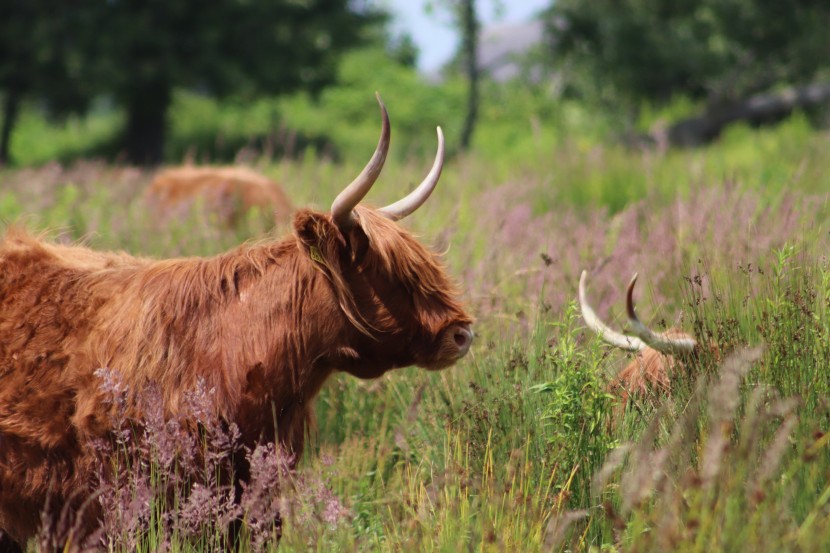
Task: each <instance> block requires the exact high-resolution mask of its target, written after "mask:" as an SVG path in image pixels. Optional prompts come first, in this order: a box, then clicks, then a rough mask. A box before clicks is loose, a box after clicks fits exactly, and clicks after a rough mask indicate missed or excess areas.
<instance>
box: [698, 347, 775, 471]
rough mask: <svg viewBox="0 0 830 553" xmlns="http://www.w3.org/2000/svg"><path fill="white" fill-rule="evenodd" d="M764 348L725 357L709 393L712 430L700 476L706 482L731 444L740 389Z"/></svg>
mask: <svg viewBox="0 0 830 553" xmlns="http://www.w3.org/2000/svg"><path fill="white" fill-rule="evenodd" d="M763 351H764V348H763V347H762V346H757V347H753V348H746V349H740V350H737V351H735V352H734V353H732V354H731V355H730V356H729V357H727V358H726V360H724V362H723V364H722V365H721V368H720V375H721V376H720V380H719V381H718V382H717V383H716V384H715V385H714V387H713V388H712V390H711V392H710V393H709V416H710V425H711V426H710V431H709V436H708V438H707V440H706V445H705V447H704V450H703V457H702V460H701V466H700V477H701V479H702V480H703V483H704V484H705V485H710V484H711V483H712V482H714V481H715V480H716V479H717V476H718V473H719V472H720V469H721V460H722V458H723V455H724V453H725V451H726V449H727V447H728V445H729V434H730V432H731V429H732V421H733V419H734V416H735V410H736V409H737V407H738V402H739V401H740V394H739V393H738V392H739V389H740V385H741V381H742V379H743V376H744V375H745V374H746V373H747V372H748V371H749V368H750V367H751V366H752V364H753V363H756V362H757V361H758V360H760V359H761V355H762V354H763Z"/></svg>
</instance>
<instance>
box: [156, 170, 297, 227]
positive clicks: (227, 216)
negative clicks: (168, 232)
mask: <svg viewBox="0 0 830 553" xmlns="http://www.w3.org/2000/svg"><path fill="white" fill-rule="evenodd" d="M145 200H146V201H147V203H148V205H149V206H150V208H151V209H152V210H153V211H154V212H155V213H157V214H158V216H159V217H161V218H162V219H164V220H167V219H169V218H171V217H174V216H181V215H184V214H185V213H186V212H187V211H188V210H189V209H191V208H192V207H193V205H194V204H195V203H197V202H201V204H202V205H203V207H204V208H205V209H206V210H207V211H208V212H209V213H213V214H215V215H216V216H217V217H218V218H219V221H220V222H221V223H223V224H226V225H228V226H233V225H235V224H236V223H237V222H238V221H239V220H241V219H242V218H243V217H244V216H245V214H246V213H247V212H248V211H249V210H250V209H251V208H254V207H259V208H260V209H262V210H264V211H267V212H270V213H273V214H274V217H275V218H276V220H277V221H278V222H287V221H288V220H289V217H290V216H291V213H292V212H293V207H292V206H291V201H290V200H289V199H288V196H286V195H285V192H283V190H282V188H281V187H280V185H279V184H277V183H276V182H274V181H272V180H271V179H269V178H267V177H265V176H263V175H260V174H259V173H257V172H255V171H252V170H251V169H248V168H245V167H193V166H185V167H175V168H171V169H165V170H164V171H161V172H160V173H158V174H157V175H156V176H155V178H154V179H153V182H152V183H150V186H149V187H148V188H147V190H146V192H145Z"/></svg>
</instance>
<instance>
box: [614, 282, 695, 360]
mask: <svg viewBox="0 0 830 553" xmlns="http://www.w3.org/2000/svg"><path fill="white" fill-rule="evenodd" d="M635 284H637V273H634V277H632V279H631V282H630V283H629V284H628V291H627V292H626V295H625V308H626V310H627V311H628V323H629V324H630V325H631V328H632V330H634V333H635V334H637V336H639V337H640V339H641V340H642V341H643V342H645V343H646V345H649V346H651V347H652V348H654V349H656V350H657V351H659V352H660V353H664V354H666V355H688V354H690V353H692V352H693V351H694V349H695V348H696V347H697V341H696V340H695V339H693V338H691V337H685V338H678V337H669V336H667V335H666V334H658V333H656V332H654V331H653V330H651V329H650V328H648V327H647V326H646V325H644V324H643V323H641V322H640V319H639V318H638V317H637V312H636V311H634V285H635Z"/></svg>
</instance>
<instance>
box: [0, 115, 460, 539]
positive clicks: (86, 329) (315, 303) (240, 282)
mask: <svg viewBox="0 0 830 553" xmlns="http://www.w3.org/2000/svg"><path fill="white" fill-rule="evenodd" d="M380 105H381V112H382V117H383V126H382V131H381V137H380V140H379V142H378V146H377V149H376V150H375V152H374V155H373V156H372V158H371V160H370V161H369V163H368V164H367V165H366V167H365V168H364V169H363V171H362V172H361V173H360V175H358V177H357V178H356V179H355V180H354V181H353V182H352V183H351V184H349V185H348V186H346V188H345V189H344V190H343V191H342V192H341V193H340V194H339V195H338V196H337V198H335V200H334V202H333V203H332V206H331V211H330V212H329V213H322V212H316V211H311V210H308V209H301V210H299V211H298V212H297V213H296V215H295V216H294V232H293V235H292V236H288V237H285V238H283V239H281V240H271V241H264V242H259V243H255V244H246V245H243V246H240V247H238V248H236V249H234V250H231V251H228V252H226V253H223V254H220V255H217V256H215V257H210V258H186V259H164V260H155V259H148V258H141V257H133V256H131V255H128V254H125V253H113V252H99V251H93V250H91V249H88V248H84V247H79V246H63V245H58V244H53V243H49V242H47V241H43V240H41V239H38V238H36V237H33V236H30V235H28V234H26V233H24V232H21V231H15V230H12V231H9V232H8V233H7V235H6V236H5V238H4V239H3V240H2V242H0V530H2V531H3V532H4V533H6V534H7V536H10V538H9V537H5V538H3V540H5V541H4V542H0V543H2V544H3V545H4V546H5V547H6V549H7V550H11V551H15V550H16V551H19V547H18V546H17V544H15V543H13V541H12V540H15V541H16V542H18V543H25V542H26V540H28V539H29V538H30V537H31V536H33V535H34V534H35V533H36V532H37V530H38V527H39V526H40V525H41V524H48V523H49V521H50V520H53V519H54V518H56V517H59V516H60V514H61V513H62V512H66V506H67V505H70V507H71V506H73V505H74V506H78V508H80V505H81V504H83V503H86V504H87V507H88V508H87V509H86V511H85V513H84V514H85V515H86V516H85V519H84V523H83V526H82V527H80V528H79V529H78V534H76V535H75V536H74V537H75V539H76V540H81V539H82V537H83V535H84V534H88V533H90V532H93V531H94V529H95V528H96V524H98V522H99V520H100V516H101V513H100V507H98V509H97V510H96V505H97V504H96V502H95V501H92V502H91V503H90V502H89V501H88V500H89V498H91V497H93V494H94V492H95V485H96V479H97V478H98V476H99V471H100V469H101V467H102V466H103V467H107V466H108V465H107V464H106V463H107V460H106V459H101V458H100V454H99V449H98V448H96V447H92V446H91V445H90V444H93V443H98V442H101V441H104V440H111V439H112V437H113V434H114V433H117V432H120V431H122V430H123V429H122V428H112V421H113V420H114V419H116V417H115V416H114V413H113V412H114V410H115V409H116V408H119V409H120V408H123V409H124V411H125V414H126V416H127V419H128V420H130V421H137V422H136V423H135V424H136V426H135V427H133V428H136V427H139V428H140V424H141V423H140V421H141V419H142V415H143V413H142V405H141V401H140V397H141V395H142V391H143V390H145V389H147V388H148V387H150V386H152V387H153V389H154V390H156V391H157V392H158V400H157V402H156V403H157V404H158V405H160V407H161V410H162V412H163V413H164V415H165V416H171V417H172V416H176V415H178V414H180V413H182V412H185V411H186V396H187V393H188V391H190V390H193V389H195V388H198V387H199V386H200V385H202V386H204V388H205V389H208V390H212V391H213V396H214V397H213V402H212V406H213V409H214V412H213V413H211V415H212V416H213V417H215V418H216V419H217V420H219V421H221V422H222V424H226V425H229V426H230V425H233V426H234V427H238V430H239V435H240V440H241V445H242V446H243V447H245V448H247V449H248V450H252V449H253V448H254V447H256V446H257V445H258V444H261V443H263V442H266V441H268V440H274V438H275V437H276V439H277V441H278V442H279V444H280V445H281V446H282V447H283V448H285V449H286V450H288V451H289V452H291V453H292V454H294V455H295V456H298V455H299V454H301V453H302V450H303V446H304V441H305V436H306V432H307V430H308V427H309V425H310V424H311V421H312V419H313V412H312V404H313V400H314V398H315V396H316V395H317V393H318V392H319V390H320V388H321V386H322V385H323V383H324V382H325V381H326V379H327V378H328V377H329V376H331V374H332V373H334V372H336V371H344V372H346V373H349V374H352V375H354V376H357V377H359V378H376V377H378V376H380V375H382V374H384V373H385V372H387V371H389V370H391V369H395V368H398V367H406V366H409V365H418V366H420V367H424V368H426V369H430V370H434V369H441V368H444V367H448V366H450V365H452V364H453V363H455V362H456V361H458V360H459V359H461V358H462V357H463V356H464V355H465V354H466V353H467V351H468V350H469V348H470V345H471V343H472V339H473V333H472V329H471V324H472V317H471V316H470V315H469V314H468V313H467V311H466V310H465V308H464V306H463V305H462V303H461V302H460V300H459V294H458V292H457V289H456V287H455V286H454V284H453V282H452V281H451V279H450V277H449V276H448V275H447V273H446V270H445V268H444V266H443V263H442V262H441V259H440V258H439V257H438V256H437V255H436V254H435V253H433V252H431V251H430V250H429V249H427V248H426V247H424V246H423V245H422V244H421V243H420V242H419V241H418V240H416V239H415V237H414V236H413V235H412V234H410V233H409V232H407V231H406V230H405V229H404V228H403V227H401V226H399V225H398V224H397V223H396V221H397V220H399V219H402V218H403V217H406V216H407V215H409V214H410V213H412V212H413V211H415V210H416V209H418V207H420V206H421V205H422V204H423V203H424V202H425V201H426V200H427V198H428V197H429V195H430V194H431V193H432V191H433V189H434V188H435V185H436V184H437V182H438V179H439V176H440V174H441V168H442V165H443V159H444V139H443V135H442V134H441V129H440V127H439V128H438V153H437V155H436V158H435V162H434V164H433V167H432V169H431V171H430V172H429V174H428V175H427V177H426V178H425V179H424V181H423V182H422V183H421V184H420V185H419V186H418V187H416V188H415V190H413V191H412V192H411V193H410V194H409V195H408V196H406V197H405V198H403V199H402V200H399V201H398V202H395V203H394V204H392V205H389V206H387V207H384V208H381V209H375V208H372V207H368V206H363V205H359V203H360V202H361V200H362V199H363V197H364V196H365V195H366V194H367V193H368V192H369V190H370V188H371V187H372V185H373V183H374V182H375V180H376V179H377V177H378V175H379V174H380V172H381V169H382V167H383V164H384V161H385V159H386V153H387V149H388V147H389V138H390V126H389V119H388V115H387V113H386V108H385V107H384V106H383V104H382V103H381V104H380ZM102 368H106V369H107V370H108V371H115V372H117V373H118V375H119V379H120V384H119V385H120V386H121V389H122V390H125V395H124V396H123V398H122V399H123V404H119V405H116V404H118V403H119V402H113V401H112V397H111V395H109V394H108V390H106V389H103V388H102V385H101V379H100V377H99V376H98V375H99V374H100V372H99V371H100V370H101V369H102ZM240 462H243V461H240ZM247 471H248V468H247V467H245V466H239V467H237V470H236V472H235V474H236V475H237V477H239V478H243V479H244V477H245V476H244V475H245V474H246V473H247ZM72 508H74V507H72ZM70 510H71V509H70ZM76 543H77V542H76Z"/></svg>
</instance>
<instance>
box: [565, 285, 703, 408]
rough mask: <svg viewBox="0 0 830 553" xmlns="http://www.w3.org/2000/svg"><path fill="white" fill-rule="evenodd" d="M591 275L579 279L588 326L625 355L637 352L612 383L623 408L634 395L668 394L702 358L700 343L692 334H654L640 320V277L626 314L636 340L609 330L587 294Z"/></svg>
mask: <svg viewBox="0 0 830 553" xmlns="http://www.w3.org/2000/svg"><path fill="white" fill-rule="evenodd" d="M587 278H588V273H587V271H582V275H581V277H580V278H579V306H580V308H581V310H582V318H583V319H584V320H585V324H586V325H587V326H588V328H590V329H591V330H593V331H594V332H595V333H596V334H597V335H598V336H599V337H600V338H601V339H602V340H603V341H604V342H606V343H608V344H611V345H612V346H614V347H617V348H620V349H622V350H624V351H631V352H634V353H635V355H634V359H632V360H631V362H629V363H628V364H627V365H626V366H625V368H623V369H622V370H621V371H620V372H619V374H617V376H616V378H615V379H614V380H613V382H612V388H614V389H617V390H619V392H620V397H621V399H622V401H623V404H625V403H627V402H628V399H629V397H630V396H631V395H640V396H642V395H645V394H647V393H653V392H657V393H662V394H668V393H670V391H671V380H672V375H673V373H674V372H675V371H677V370H678V369H679V368H680V367H682V366H684V365H685V364H686V363H687V362H688V361H690V360H691V359H692V358H693V357H695V356H697V355H698V354H699V343H698V341H697V340H696V339H695V338H694V337H693V336H692V335H690V334H688V333H686V332H684V331H682V330H679V329H675V328H670V329H668V330H666V331H665V332H662V333H657V332H654V331H652V330H651V329H650V328H648V327H647V326H645V325H644V324H643V323H642V322H640V319H639V318H638V317H637V313H636V311H635V310H634V298H633V296H634V285H635V284H636V283H637V275H636V274H635V275H634V277H633V278H632V279H631V282H630V283H629V284H628V290H627V292H626V311H627V314H628V321H629V324H630V325H631V329H632V330H633V331H634V334H635V335H636V336H628V335H626V334H621V333H619V332H616V331H614V330H612V329H611V328H609V327H608V325H606V324H605V323H604V322H602V321H601V320H600V318H599V317H598V316H597V315H596V313H595V312H594V310H593V309H592V308H591V306H590V305H589V304H588V300H587V298H586V296H587V294H586V291H585V288H586V280H587Z"/></svg>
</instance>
